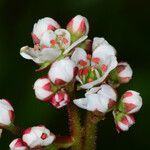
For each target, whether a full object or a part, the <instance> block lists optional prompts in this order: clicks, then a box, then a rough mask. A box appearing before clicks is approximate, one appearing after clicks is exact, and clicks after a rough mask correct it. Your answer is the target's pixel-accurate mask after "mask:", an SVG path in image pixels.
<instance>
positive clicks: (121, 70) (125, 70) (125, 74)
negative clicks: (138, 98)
mask: <svg viewBox="0 0 150 150" xmlns="http://www.w3.org/2000/svg"><path fill="white" fill-rule="evenodd" d="M116 71H117V75H118V80H119V83H128V82H129V81H130V79H131V78H132V74H133V71H132V69H131V67H130V65H129V64H128V63H126V62H120V63H118V65H117V67H116Z"/></svg>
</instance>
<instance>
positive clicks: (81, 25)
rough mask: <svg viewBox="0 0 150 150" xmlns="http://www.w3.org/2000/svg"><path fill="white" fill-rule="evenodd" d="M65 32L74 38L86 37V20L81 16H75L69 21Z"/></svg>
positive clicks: (87, 30) (87, 27)
mask: <svg viewBox="0 0 150 150" xmlns="http://www.w3.org/2000/svg"><path fill="white" fill-rule="evenodd" d="M67 30H68V31H69V32H70V33H71V34H72V35H73V36H75V37H76V38H80V37H81V36H83V35H87V34H88V32H89V23H88V20H87V19H86V18H85V17H83V16H81V15H77V16H75V17H74V18H72V19H71V21H69V23H68V25H67Z"/></svg>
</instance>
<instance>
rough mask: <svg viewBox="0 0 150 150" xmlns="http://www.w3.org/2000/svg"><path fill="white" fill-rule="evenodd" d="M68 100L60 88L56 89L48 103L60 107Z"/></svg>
mask: <svg viewBox="0 0 150 150" xmlns="http://www.w3.org/2000/svg"><path fill="white" fill-rule="evenodd" d="M69 102H70V98H69V96H68V94H67V93H66V92H65V91H63V90H61V91H58V92H57V93H56V94H55V95H54V96H53V97H52V98H51V101H50V103H51V104H52V105H53V106H54V107H56V108H62V107H64V106H66V105H67V104H68V103H69Z"/></svg>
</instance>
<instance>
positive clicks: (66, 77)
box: [48, 57, 76, 85]
mask: <svg viewBox="0 0 150 150" xmlns="http://www.w3.org/2000/svg"><path fill="white" fill-rule="evenodd" d="M75 75H76V65H75V63H74V61H72V60H71V59H70V58H68V57H67V58H64V59H61V60H59V61H55V62H54V63H53V64H52V66H51V68H50V70H49V73H48V76H49V78H50V80H51V81H52V82H53V83H54V84H56V85H64V84H65V83H69V82H71V81H72V80H73V78H74V77H75Z"/></svg>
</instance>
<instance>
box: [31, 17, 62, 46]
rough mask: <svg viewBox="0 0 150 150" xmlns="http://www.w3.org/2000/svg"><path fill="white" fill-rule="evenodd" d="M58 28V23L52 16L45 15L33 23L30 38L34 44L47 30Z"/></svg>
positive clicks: (37, 42)
mask: <svg viewBox="0 0 150 150" xmlns="http://www.w3.org/2000/svg"><path fill="white" fill-rule="evenodd" d="M58 28H60V26H59V24H58V23H57V22H56V21H55V20H54V19H52V18H49V17H45V18H42V19H40V20H38V22H37V23H35V24H34V27H33V32H32V38H33V41H34V42H35V43H36V44H39V42H40V40H41V37H42V35H43V34H44V33H45V32H46V31H48V30H55V29H58Z"/></svg>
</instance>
